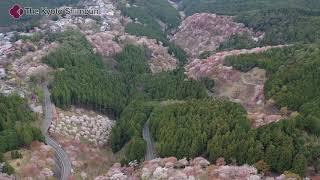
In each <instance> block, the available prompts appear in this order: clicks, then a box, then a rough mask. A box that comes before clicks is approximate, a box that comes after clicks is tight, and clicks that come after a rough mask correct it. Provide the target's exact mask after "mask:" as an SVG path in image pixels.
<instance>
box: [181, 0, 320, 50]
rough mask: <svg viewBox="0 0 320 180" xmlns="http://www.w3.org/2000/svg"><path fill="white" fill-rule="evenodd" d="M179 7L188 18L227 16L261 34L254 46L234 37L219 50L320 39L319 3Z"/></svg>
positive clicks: (294, 0) (220, 1) (190, 1)
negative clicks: (263, 33)
mask: <svg viewBox="0 0 320 180" xmlns="http://www.w3.org/2000/svg"><path fill="white" fill-rule="evenodd" d="M179 4H180V9H181V10H184V11H185V12H186V14H187V15H189V16H190V15H192V14H194V13H198V12H209V13H214V14H220V15H231V16H234V18H235V20H236V21H237V22H241V23H244V24H245V25H246V26H247V27H249V28H252V29H253V30H255V31H261V32H265V37H264V38H263V40H261V41H260V42H258V43H256V42H254V41H252V40H250V38H248V37H238V36H234V37H232V38H230V41H229V42H227V43H225V44H224V45H223V47H221V48H222V49H235V48H252V47H254V46H263V45H276V44H285V43H295V42H303V43H309V42H317V41H319V39H320V34H319V31H318V29H319V27H320V24H319V22H320V21H319V20H320V2H319V1H315V0H311V1H303V0H291V1H285V0H280V1H275V0H263V1H254V0H248V1H246V0H227V1H224V0H217V1H211V0H209V1H204V0H181V1H180V3H179Z"/></svg>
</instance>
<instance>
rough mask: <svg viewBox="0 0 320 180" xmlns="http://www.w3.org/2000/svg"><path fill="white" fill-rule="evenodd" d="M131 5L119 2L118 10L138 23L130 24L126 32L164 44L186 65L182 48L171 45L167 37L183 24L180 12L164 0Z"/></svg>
mask: <svg viewBox="0 0 320 180" xmlns="http://www.w3.org/2000/svg"><path fill="white" fill-rule="evenodd" d="M129 3H130V7H127V6H126V4H124V3H121V2H118V8H119V9H120V10H121V12H122V14H123V15H124V16H128V17H130V18H131V19H133V20H137V22H130V23H128V24H127V25H126V27H125V31H126V32H127V33H129V34H132V35H136V36H147V37H148V38H152V39H156V40H158V41H160V42H162V43H163V44H164V45H165V46H167V47H169V53H170V54H174V55H175V57H177V59H179V61H180V63H182V64H183V63H185V62H186V61H187V57H186V53H185V52H184V51H183V50H182V49H181V48H180V47H178V46H176V45H175V44H173V43H170V42H169V39H168V37H167V36H168V34H170V32H171V31H172V30H174V29H176V28H177V27H178V26H179V25H180V23H181V19H180V16H179V13H178V11H177V10H176V9H175V8H173V7H172V6H171V5H170V3H169V2H168V1H163V0H161V1H158V0H148V1H147V0H135V1H129Z"/></svg>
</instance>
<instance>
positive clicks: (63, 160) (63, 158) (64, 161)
mask: <svg viewBox="0 0 320 180" xmlns="http://www.w3.org/2000/svg"><path fill="white" fill-rule="evenodd" d="M43 91H44V101H45V102H44V103H45V109H44V111H45V118H44V121H43V125H42V132H43V134H44V137H45V140H46V143H47V144H48V145H50V146H51V147H52V148H53V149H54V151H55V154H56V159H57V161H58V162H57V163H58V165H59V167H60V169H61V171H60V179H61V180H67V179H68V177H69V176H70V174H71V169H72V167H71V162H70V159H69V158H68V155H67V153H66V152H65V151H64V150H63V149H62V148H61V147H60V145H59V144H58V143H57V142H56V141H55V140H54V139H52V138H51V137H50V136H49V134H48V129H49V126H50V124H51V121H52V119H53V112H52V103H51V100H50V92H49V90H48V87H47V85H43Z"/></svg>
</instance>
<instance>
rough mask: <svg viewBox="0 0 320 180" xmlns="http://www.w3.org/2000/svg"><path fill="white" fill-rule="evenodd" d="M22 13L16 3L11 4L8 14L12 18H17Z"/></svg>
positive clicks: (21, 9)
mask: <svg viewBox="0 0 320 180" xmlns="http://www.w3.org/2000/svg"><path fill="white" fill-rule="evenodd" d="M23 13H24V10H23V8H22V7H21V6H20V5H18V4H16V5H13V6H12V8H11V9H10V10H9V14H10V15H11V16H12V17H13V18H14V19H19V18H20V17H21V16H22V15H23Z"/></svg>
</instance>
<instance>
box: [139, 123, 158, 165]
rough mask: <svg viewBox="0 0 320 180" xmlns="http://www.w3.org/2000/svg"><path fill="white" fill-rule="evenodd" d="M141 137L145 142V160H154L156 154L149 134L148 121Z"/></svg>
mask: <svg viewBox="0 0 320 180" xmlns="http://www.w3.org/2000/svg"><path fill="white" fill-rule="evenodd" d="M142 136H143V139H144V140H145V141H146V142H147V152H146V155H145V160H146V161H149V160H152V159H155V158H156V157H157V153H156V149H155V146H154V144H153V140H152V136H151V134H150V130H149V121H147V122H146V123H145V124H144V127H143V134H142Z"/></svg>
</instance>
